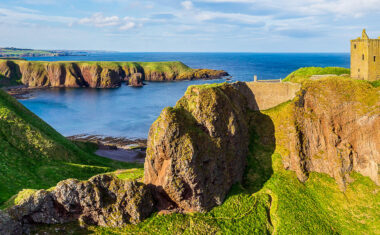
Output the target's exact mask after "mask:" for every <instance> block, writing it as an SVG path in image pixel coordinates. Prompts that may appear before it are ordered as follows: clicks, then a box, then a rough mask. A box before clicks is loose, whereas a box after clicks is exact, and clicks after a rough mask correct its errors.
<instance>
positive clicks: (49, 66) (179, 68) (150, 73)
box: [0, 60, 228, 88]
mask: <svg viewBox="0 0 380 235" xmlns="http://www.w3.org/2000/svg"><path fill="white" fill-rule="evenodd" d="M226 75H228V73H226V72H224V71H219V70H210V69H191V68H189V67H188V66H186V65H184V64H183V63H181V62H40V61H23V60H15V61H11V60H1V61H0V85H14V84H17V83H19V84H20V83H21V84H24V85H27V86H29V87H91V88H113V87H119V86H120V85H121V83H122V82H124V81H125V82H127V83H128V84H129V85H132V86H141V85H142V81H143V80H145V81H174V80H192V79H213V78H220V77H222V76H226ZM138 78H140V79H139V81H136V80H138Z"/></svg>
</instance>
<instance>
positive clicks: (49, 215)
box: [0, 175, 154, 231]
mask: <svg viewBox="0 0 380 235" xmlns="http://www.w3.org/2000/svg"><path fill="white" fill-rule="evenodd" d="M153 210H154V203H153V198H152V194H151V191H150V189H149V188H148V187H146V186H145V185H144V184H142V183H139V182H136V181H125V180H120V179H118V178H116V177H115V176H112V175H98V176H94V177H93V178H91V179H90V180H88V181H79V180H75V179H68V180H64V181H61V182H59V183H58V184H57V186H56V187H55V188H54V189H53V190H51V191H46V190H39V191H37V192H35V193H34V194H32V195H30V196H29V197H26V198H25V199H24V200H22V201H21V202H20V203H19V204H18V205H15V206H13V207H11V208H9V209H7V211H6V213H4V212H3V213H2V214H0V219H1V220H4V221H6V222H7V223H8V224H11V223H13V224H15V225H17V224H21V225H22V227H23V230H24V231H25V230H27V229H28V227H29V226H28V225H30V224H57V223H66V222H71V221H75V220H79V221H80V222H82V223H85V224H89V225H99V226H109V227H116V226H122V225H124V224H126V223H133V224H136V223H138V222H140V221H141V220H143V219H145V218H147V217H148V216H149V215H150V214H151V213H152V212H153ZM0 229H2V227H0Z"/></svg>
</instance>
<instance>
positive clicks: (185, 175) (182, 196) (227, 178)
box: [145, 84, 248, 211]
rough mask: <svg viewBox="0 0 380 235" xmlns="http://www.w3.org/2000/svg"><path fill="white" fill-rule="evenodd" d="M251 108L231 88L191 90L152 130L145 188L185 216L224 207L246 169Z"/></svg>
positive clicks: (163, 113)
mask: <svg viewBox="0 0 380 235" xmlns="http://www.w3.org/2000/svg"><path fill="white" fill-rule="evenodd" d="M247 109H248V106H247V102H246V100H245V98H244V97H243V96H242V95H241V94H240V93H239V92H238V91H237V90H236V89H235V88H234V87H233V86H231V85H229V84H223V85H219V86H210V87H199V86H194V87H190V88H189V89H188V90H187V92H186V94H185V96H184V97H183V98H182V99H181V100H179V101H178V103H177V105H176V106H175V107H174V108H166V109H164V110H163V111H162V113H161V115H160V117H159V118H158V119H157V121H156V122H155V123H154V124H153V125H152V127H151V128H150V131H149V137H148V149H147V158H146V160H145V183H146V184H149V185H154V186H155V187H156V189H157V190H158V191H159V192H161V194H163V195H164V196H163V198H165V197H167V198H168V199H169V200H170V201H171V202H172V203H173V204H174V205H175V206H178V207H179V208H181V209H182V210H185V211H208V210H210V209H211V208H213V207H214V206H216V205H220V204H221V203H222V202H223V200H224V198H225V196H226V194H227V193H228V191H229V189H230V187H231V186H232V184H234V183H236V182H239V181H240V180H241V179H242V176H243V172H244V168H245V166H246V156H247V153H248V124H247V122H246V111H247Z"/></svg>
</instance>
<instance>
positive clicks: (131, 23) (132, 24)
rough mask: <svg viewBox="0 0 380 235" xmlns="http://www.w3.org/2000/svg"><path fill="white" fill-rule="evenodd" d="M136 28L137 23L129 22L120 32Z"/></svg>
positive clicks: (121, 27)
mask: <svg viewBox="0 0 380 235" xmlns="http://www.w3.org/2000/svg"><path fill="white" fill-rule="evenodd" d="M135 26H136V23H135V22H128V23H125V24H124V25H122V26H120V28H119V29H120V30H123V31H124V30H129V29H132V28H134V27H135Z"/></svg>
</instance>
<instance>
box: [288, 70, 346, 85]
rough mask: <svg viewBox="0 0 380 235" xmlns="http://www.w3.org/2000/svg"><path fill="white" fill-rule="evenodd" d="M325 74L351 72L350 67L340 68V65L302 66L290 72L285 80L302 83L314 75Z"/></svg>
mask: <svg viewBox="0 0 380 235" xmlns="http://www.w3.org/2000/svg"><path fill="white" fill-rule="evenodd" d="M325 74H335V75H342V74H350V69H346V68H339V67H325V68H321V67H305V68H300V69H298V70H296V71H294V72H292V73H291V74H289V75H288V76H287V77H286V78H285V79H284V81H285V82H297V83H301V82H302V81H304V80H307V79H309V78H310V77H311V76H312V75H325Z"/></svg>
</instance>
